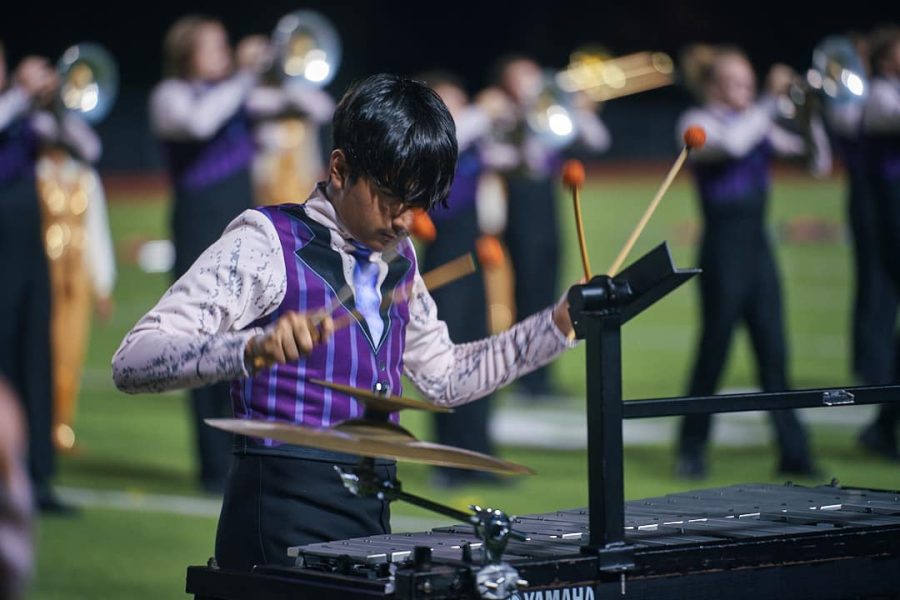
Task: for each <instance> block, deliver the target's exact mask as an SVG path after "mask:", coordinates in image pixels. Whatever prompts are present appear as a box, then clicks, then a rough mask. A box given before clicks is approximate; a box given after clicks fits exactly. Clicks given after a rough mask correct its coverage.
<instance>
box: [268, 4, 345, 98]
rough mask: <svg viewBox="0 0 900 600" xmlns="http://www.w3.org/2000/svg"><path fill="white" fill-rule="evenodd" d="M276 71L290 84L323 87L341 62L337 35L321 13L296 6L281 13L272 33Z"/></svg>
mask: <svg viewBox="0 0 900 600" xmlns="http://www.w3.org/2000/svg"><path fill="white" fill-rule="evenodd" d="M272 42H273V46H274V65H273V67H274V68H275V70H276V73H277V75H278V76H279V77H280V78H281V79H282V80H284V81H287V82H289V83H292V84H299V85H307V86H313V87H325V86H326V85H328V84H329V83H330V82H331V80H332V79H334V76H335V74H336V73H337V70H338V67H339V66H340V64H341V39H340V36H338V33H337V30H336V29H335V28H334V25H332V23H331V21H329V20H328V19H327V18H326V17H325V16H324V15H322V14H320V13H318V12H316V11H312V10H298V11H294V12H291V13H288V14H286V15H284V16H283V17H281V19H280V20H279V21H278V24H277V25H276V26H275V31H274V33H273V34H272Z"/></svg>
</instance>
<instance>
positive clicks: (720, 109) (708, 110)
mask: <svg viewBox="0 0 900 600" xmlns="http://www.w3.org/2000/svg"><path fill="white" fill-rule="evenodd" d="M683 63H684V66H683V72H684V73H685V77H686V78H687V80H686V81H687V83H688V84H689V87H691V88H693V89H692V91H694V92H695V93H696V94H697V95H698V96H699V98H700V99H701V101H702V102H703V106H702V107H698V108H693V109H690V110H688V111H687V112H686V113H685V114H684V115H682V117H681V118H680V120H679V122H678V131H677V133H678V138H677V139H678V140H679V141H680V140H681V139H682V135H683V133H684V130H685V129H686V128H687V127H688V126H689V125H692V124H696V125H700V126H701V127H703V128H704V129H705V130H706V135H707V139H706V145H705V146H703V148H702V149H699V150H696V151H695V152H694V153H693V154H692V155H691V158H692V163H693V170H694V176H695V181H696V184H697V190H698V193H699V199H700V203H701V209H702V213H703V219H704V232H703V239H702V242H701V245H700V256H699V266H700V268H701V269H702V270H703V271H702V273H701V275H700V300H701V307H702V322H703V325H702V333H701V336H700V340H699V347H698V349H697V354H696V359H695V363H694V368H693V373H692V375H691V381H690V387H689V389H688V394H689V395H691V396H707V395H711V394H714V393H716V391H717V387H718V384H719V380H720V378H721V375H722V369H723V367H724V365H725V360H726V358H727V356H728V349H729V347H730V345H731V338H732V334H733V333H734V329H735V327H736V326H737V325H738V324H739V323H744V324H746V326H747V328H748V331H749V334H750V340H751V343H752V345H753V351H754V354H755V356H756V363H757V369H758V374H759V380H760V385H761V387H762V389H763V390H764V391H776V390H784V389H787V388H788V379H787V344H786V340H785V328H784V316H783V310H782V301H781V288H780V282H779V275H778V270H777V267H776V264H775V257H774V255H773V252H772V248H771V243H770V241H769V238H768V234H767V232H766V224H765V215H766V204H767V201H768V196H769V187H770V182H769V177H770V167H771V163H772V158H773V154H777V155H781V156H801V155H808V156H810V157H811V160H810V168H811V170H812V171H813V173H816V174H824V173H827V172H828V171H829V170H830V168H831V154H830V148H829V145H828V142H827V139H826V134H825V130H824V126H823V125H822V123H821V120H820V119H818V118H817V117H814V116H812V115H808V117H809V121H808V122H807V123H805V124H804V125H802V126H801V129H802V130H803V131H805V132H806V134H805V135H797V134H795V133H792V132H789V131H787V130H786V129H784V128H781V127H778V126H776V125H775V119H776V117H777V114H776V108H777V106H776V105H777V100H776V97H777V96H778V95H781V94H784V93H786V91H787V88H788V86H789V85H790V84H791V83H792V82H793V75H792V73H791V72H790V70H789V68H788V67H785V66H784V65H775V66H774V67H773V68H772V70H771V71H770V74H769V77H768V82H767V87H768V89H769V91H770V92H771V94H770V95H768V96H766V97H764V98H763V99H762V100H760V101H757V98H756V77H755V75H754V72H753V67H752V65H751V64H750V61H749V60H748V59H747V57H746V56H745V55H744V53H743V52H742V51H740V50H738V49H736V48H733V47H717V48H712V47H707V46H703V45H696V46H693V47H691V48H689V49H687V50H686V51H685V53H684V55H683ZM771 417H772V421H773V424H774V427H775V433H776V436H777V439H778V444H779V447H780V452H781V456H780V462H779V465H778V469H779V472H780V473H791V474H801V475H813V474H814V473H815V467H814V465H813V461H812V459H811V457H810V451H809V444H808V441H807V435H806V431H805V428H804V426H803V425H802V424H801V423H800V421H799V420H798V418H797V415H796V413H795V412H794V411H793V410H778V411H772V412H771ZM710 423H711V417H710V415H689V416H687V417H685V418H684V420H683V421H682V424H681V431H680V439H679V449H678V464H677V468H676V471H677V474H678V475H680V476H682V477H687V478H700V477H704V476H705V475H706V471H707V467H706V459H705V449H706V443H707V440H708V438H709V431H710Z"/></svg>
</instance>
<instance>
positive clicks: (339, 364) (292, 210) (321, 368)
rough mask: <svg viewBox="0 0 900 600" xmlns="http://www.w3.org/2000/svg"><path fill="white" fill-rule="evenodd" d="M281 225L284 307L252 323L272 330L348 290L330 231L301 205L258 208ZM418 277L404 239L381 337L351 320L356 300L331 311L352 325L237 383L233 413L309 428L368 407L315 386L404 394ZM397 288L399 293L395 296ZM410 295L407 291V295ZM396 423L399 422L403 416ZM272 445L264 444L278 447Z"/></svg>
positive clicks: (385, 286)
mask: <svg viewBox="0 0 900 600" xmlns="http://www.w3.org/2000/svg"><path fill="white" fill-rule="evenodd" d="M256 210H259V211H260V212H262V213H263V214H264V215H266V216H267V217H268V218H269V219H270V220H271V221H272V224H273V225H274V226H275V230H276V231H277V232H278V238H279V240H280V242H281V246H282V249H283V251H284V261H285V267H286V269H287V289H286V292H285V296H284V300H283V301H282V303H281V305H280V306H279V307H278V308H277V309H276V310H275V311H274V312H273V313H271V314H269V315H266V316H265V317H262V318H261V319H259V320H257V321H256V322H255V323H253V324H252V325H251V326H252V327H266V326H268V325H270V324H271V323H273V322H275V321H277V320H278V318H279V317H280V316H281V315H283V314H284V313H285V312H286V311H291V310H294V311H298V312H309V311H315V310H316V309H320V308H323V307H329V306H331V305H332V303H333V302H334V301H335V298H336V297H337V294H338V293H339V292H340V290H341V289H342V288H343V287H344V286H345V285H346V280H345V278H344V271H343V263H342V259H341V254H340V253H339V252H337V251H335V250H334V249H333V248H332V247H331V232H330V230H329V229H328V228H326V227H325V226H324V225H322V224H320V223H318V222H317V221H315V220H313V219H312V218H310V217H309V215H308V214H307V212H306V209H305V207H303V206H301V205H280V206H271V207H260V208H258V209H256ZM415 273H416V261H415V254H414V252H413V249H412V246H411V244H410V242H409V241H408V240H407V241H404V242H403V243H402V244H401V247H400V254H399V256H397V257H396V258H395V259H394V260H392V261H391V262H390V263H389V265H388V274H387V277H386V278H385V280H384V282H383V283H382V285H381V295H382V298H384V299H391V298H393V301H389V302H382V309H381V317H382V321H383V323H384V331H383V333H382V335H381V339H379V340H372V339H371V335H370V333H369V329H368V327H367V326H366V323H365V320H363V319H357V318H355V317H353V316H352V315H351V311H352V310H353V309H354V306H355V305H354V300H353V298H352V296H351V298H350V299H349V300H347V301H346V302H345V303H344V304H343V305H341V306H339V307H338V308H337V309H336V310H334V311H333V312H332V316H333V317H334V318H335V319H336V320H337V319H344V318H350V319H351V320H352V321H351V325H350V326H349V327H344V328H343V329H340V330H338V331H337V332H335V334H334V336H333V337H332V338H331V340H329V341H328V343H326V344H322V345H319V346H317V347H316V348H315V349H314V350H313V352H312V354H310V355H309V356H307V357H306V358H303V359H301V360H300V361H299V362H296V363H291V364H286V365H277V366H275V367H273V368H271V369H267V370H263V371H260V372H259V373H257V374H256V375H254V376H252V377H250V378H248V379H244V380H239V381H234V382H232V384H231V395H232V402H233V407H234V414H235V416H236V417H238V418H246V419H268V420H276V421H285V422H289V423H296V424H298V425H305V426H309V427H330V426H333V425H335V424H337V423H340V422H341V421H345V420H347V419H352V418H354V417H361V416H362V414H363V411H364V408H365V407H364V406H363V405H362V404H361V403H360V402H358V401H357V400H355V399H354V398H351V397H350V396H348V395H346V394H343V393H340V392H336V391H332V390H329V389H326V388H323V387H322V386H318V385H315V384H314V383H311V382H310V381H309V380H310V379H323V380H327V381H331V382H334V383H341V384H345V385H351V386H354V387H359V388H363V389H367V390H371V389H373V387H374V386H375V385H376V383H382V384H386V385H387V386H389V388H390V390H391V393H393V394H400V393H402V383H401V375H402V372H403V350H404V345H405V332H406V324H407V323H408V321H409V306H408V290H409V289H410V287H411V285H412V281H413V279H414V277H415ZM394 290H401V292H400V293H398V294H396V295H395V294H394ZM404 292H406V293H404ZM391 420H392V421H394V422H397V421H398V418H397V415H396V414H394V415H392V416H391ZM276 445H277V443H276V442H272V441H271V440H266V441H265V443H264V444H263V447H272V446H276Z"/></svg>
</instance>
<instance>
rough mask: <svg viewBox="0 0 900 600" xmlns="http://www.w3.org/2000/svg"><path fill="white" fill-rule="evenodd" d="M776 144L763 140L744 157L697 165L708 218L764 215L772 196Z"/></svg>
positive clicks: (702, 198) (697, 178)
mask: <svg viewBox="0 0 900 600" xmlns="http://www.w3.org/2000/svg"><path fill="white" fill-rule="evenodd" d="M771 157H772V147H771V145H770V144H769V142H768V141H764V142H761V143H760V144H758V145H757V146H756V147H755V148H753V150H751V151H750V152H749V153H747V154H746V155H745V156H742V157H740V158H732V159H728V160H724V161H721V162H714V163H697V164H695V165H694V168H693V172H694V179H695V180H696V183H697V188H698V189H699V191H700V201H701V204H702V205H703V212H704V213H705V214H706V216H707V218H709V217H715V216H726V215H728V214H733V215H736V216H740V215H754V216H759V217H762V216H763V214H764V211H765V204H766V199H767V197H768V195H769V164H770V162H771Z"/></svg>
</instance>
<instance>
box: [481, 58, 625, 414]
mask: <svg viewBox="0 0 900 600" xmlns="http://www.w3.org/2000/svg"><path fill="white" fill-rule="evenodd" d="M493 79H494V87H492V88H488V89H487V90H484V91H483V92H482V93H481V94H480V95H479V98H478V101H479V103H480V104H482V105H488V106H491V105H497V104H501V103H506V104H507V109H506V110H505V111H500V110H490V112H492V113H494V112H497V113H500V112H505V114H506V115H507V122H506V123H504V124H502V125H501V126H500V127H499V128H497V129H499V130H500V134H499V135H495V136H494V139H493V140H492V141H491V143H490V144H488V145H486V147H485V160H486V161H488V162H489V163H490V164H491V165H493V166H494V167H496V168H497V169H498V170H502V172H503V174H504V177H505V180H506V190H507V199H508V210H507V222H506V230H505V240H504V241H505V243H506V246H507V248H508V250H509V254H510V259H511V262H512V266H513V270H514V279H515V293H514V298H515V312H516V321H521V320H522V319H524V318H525V317H528V316H530V315H532V314H534V313H535V312H537V311H539V310H542V309H543V307H545V306H547V305H548V303H552V302H553V300H554V298H556V297H557V287H558V284H559V269H560V267H559V261H560V248H559V223H558V218H557V206H556V191H557V185H558V181H559V169H560V167H561V165H562V161H563V152H564V151H565V147H566V146H568V144H569V143H568V142H566V143H565V144H563V143H560V142H558V141H557V140H555V139H554V136H552V135H546V136H545V135H537V134H536V133H535V132H534V131H532V130H531V129H530V128H529V126H528V121H527V119H528V116H529V113H530V112H531V111H533V110H534V109H535V103H536V102H537V100H538V98H539V97H540V96H541V95H542V93H544V92H545V85H546V82H547V79H546V78H545V73H544V70H543V69H542V68H541V67H540V66H539V65H538V63H536V62H535V61H534V60H532V59H531V58H528V57H524V56H508V57H505V58H502V59H501V60H500V61H499V62H498V63H497V65H496V66H495V68H494V74H493ZM574 98H575V99H576V102H577V105H576V106H573V107H572V109H573V110H572V112H571V118H572V121H573V122H572V127H573V129H574V131H575V133H576V134H577V136H576V139H577V141H578V142H579V143H580V144H581V145H583V146H584V147H585V148H587V149H588V150H590V151H593V152H602V151H604V150H606V149H607V148H609V145H610V136H609V131H608V130H607V129H606V126H605V125H604V124H603V122H602V121H601V120H600V118H599V117H598V116H597V114H596V108H597V107H596V105H595V104H594V103H592V102H591V101H590V100H588V99H587V96H585V95H583V94H578V95H575V96H574ZM519 389H520V390H521V391H522V392H523V393H525V394H526V395H527V396H529V397H531V398H532V399H536V400H537V399H541V398H543V397H547V396H550V395H553V394H554V388H553V385H552V384H551V381H550V377H549V370H548V367H544V368H541V369H538V370H536V371H534V372H532V373H530V374H528V375H525V376H524V377H522V378H521V380H520V382H519Z"/></svg>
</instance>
